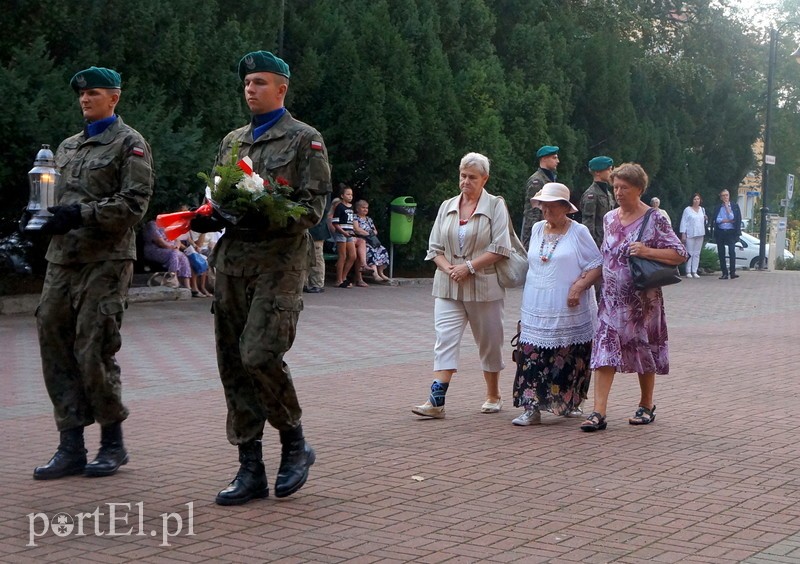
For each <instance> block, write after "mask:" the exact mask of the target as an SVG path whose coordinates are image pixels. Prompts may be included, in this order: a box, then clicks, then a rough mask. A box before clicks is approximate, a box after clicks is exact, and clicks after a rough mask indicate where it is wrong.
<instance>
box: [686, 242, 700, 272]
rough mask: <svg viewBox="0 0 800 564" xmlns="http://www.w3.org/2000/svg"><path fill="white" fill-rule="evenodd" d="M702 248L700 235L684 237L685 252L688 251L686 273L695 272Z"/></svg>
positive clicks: (698, 264)
mask: <svg viewBox="0 0 800 564" xmlns="http://www.w3.org/2000/svg"><path fill="white" fill-rule="evenodd" d="M702 248H703V236H702V235H700V236H699V237H687V238H686V252H687V253H689V260H688V261H687V262H686V274H690V273H691V274H697V267H698V266H700V250H701V249H702Z"/></svg>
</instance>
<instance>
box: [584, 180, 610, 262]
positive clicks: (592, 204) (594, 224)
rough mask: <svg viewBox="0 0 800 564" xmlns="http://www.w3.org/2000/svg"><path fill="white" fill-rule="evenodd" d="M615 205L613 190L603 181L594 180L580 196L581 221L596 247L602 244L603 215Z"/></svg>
mask: <svg viewBox="0 0 800 564" xmlns="http://www.w3.org/2000/svg"><path fill="white" fill-rule="evenodd" d="M615 207H617V202H616V201H615V200H614V191H613V190H612V189H611V186H609V185H608V184H606V183H605V182H594V183H592V185H591V186H589V187H588V188H587V189H586V192H584V193H583V196H581V203H580V205H579V206H578V209H579V210H580V212H581V222H582V223H583V224H584V225H585V226H586V227H588V228H589V233H591V234H592V239H594V242H595V243H597V248H598V249H599V248H600V246H601V245H602V244H603V216H605V215H606V214H607V213H608V212H610V211H611V210H613V209H614V208H615Z"/></svg>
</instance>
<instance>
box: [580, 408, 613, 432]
mask: <svg viewBox="0 0 800 564" xmlns="http://www.w3.org/2000/svg"><path fill="white" fill-rule="evenodd" d="M607 426H608V423H606V418H605V416H604V415H600V414H599V413H598V412H596V411H593V412H592V414H591V415H590V416H589V417H587V418H586V421H584V422H583V423H581V431H586V432H587V433H591V432H593V431H602V430H603V429H605V428H606V427H607Z"/></svg>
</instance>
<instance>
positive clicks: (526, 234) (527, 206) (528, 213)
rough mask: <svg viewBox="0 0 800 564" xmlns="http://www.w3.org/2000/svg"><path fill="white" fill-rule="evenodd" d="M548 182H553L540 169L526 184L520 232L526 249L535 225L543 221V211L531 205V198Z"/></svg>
mask: <svg viewBox="0 0 800 564" xmlns="http://www.w3.org/2000/svg"><path fill="white" fill-rule="evenodd" d="M548 182H553V181H552V180H550V177H548V176H547V173H546V172H545V171H544V169H542V168H540V169H538V170H537V171H536V172H534V173H533V174H532V175H531V176H530V178H528V182H527V183H526V184H525V202H524V203H523V206H524V210H525V211H524V212H523V214H522V231H520V234H519V238H520V239H521V240H522V244H523V245H525V248H526V249H527V248H528V243H530V240H531V229H533V224H534V223H536V222H537V221H540V220H541V219H542V210H540V209H539V208H534V207H533V206H532V205H531V198H533V197H534V196H535V195H536V193H537V192H538V191H539V190H541V189H542V186H544V185H545V184H547V183H548Z"/></svg>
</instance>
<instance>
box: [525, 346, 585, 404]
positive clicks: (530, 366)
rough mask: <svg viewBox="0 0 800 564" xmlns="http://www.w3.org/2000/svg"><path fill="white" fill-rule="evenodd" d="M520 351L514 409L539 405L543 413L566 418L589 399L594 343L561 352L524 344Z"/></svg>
mask: <svg viewBox="0 0 800 564" xmlns="http://www.w3.org/2000/svg"><path fill="white" fill-rule="evenodd" d="M520 347H521V350H520V351H518V352H517V354H519V361H518V362H517V374H516V376H515V377H514V407H528V406H531V405H533V404H536V405H538V406H539V409H541V410H544V411H550V412H552V413H554V414H556V415H563V414H564V413H566V412H568V411H571V410H573V409H575V408H576V407H578V406H579V405H580V403H581V402H582V401H583V400H585V399H586V393H587V392H588V391H589V382H590V381H591V378H592V371H591V369H590V368H589V359H590V357H591V354H592V342H591V341H588V342H586V343H579V344H577V345H569V346H566V347H561V348H557V349H545V348H541V347H537V346H536V345H532V344H530V343H520Z"/></svg>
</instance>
